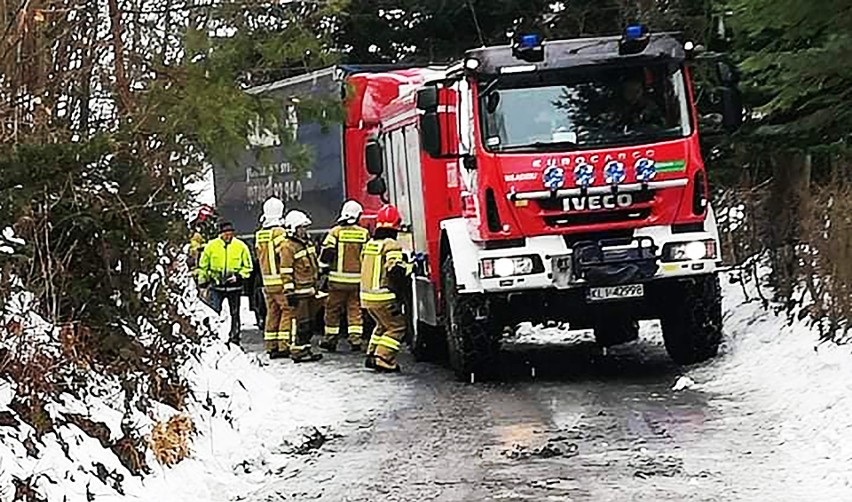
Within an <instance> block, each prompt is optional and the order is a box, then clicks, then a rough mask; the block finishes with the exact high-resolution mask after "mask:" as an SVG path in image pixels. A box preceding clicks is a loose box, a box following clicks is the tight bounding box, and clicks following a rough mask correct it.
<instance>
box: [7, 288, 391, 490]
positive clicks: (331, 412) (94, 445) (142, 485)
mask: <svg viewBox="0 0 852 502" xmlns="http://www.w3.org/2000/svg"><path fill="white" fill-rule="evenodd" d="M242 311H243V312H242V319H243V321H244V323H243V326H244V328H245V329H251V328H254V327H255V326H254V322H253V319H254V317H253V314H252V313H251V312H249V311H248V307H247V305H246V304H245V303H244V305H243V308H242ZM197 315H200V316H205V317H206V316H209V317H210V318H211V319H213V321H212V324H213V326H214V329H216V331H217V333H218V335H219V337H220V341H219V342H220V343H216V344H214V345H213V346H212V347H211V348H210V349H209V350H206V351H205V352H204V354H203V356H202V357H201V359H200V360H198V361H196V362H195V363H194V364H193V365H192V367H191V368H188V369H187V371H188V372H189V375H190V380H191V382H192V383H193V385H194V391H195V398H196V401H197V402H196V403H195V404H192V405H190V407H189V410H188V412H189V414H190V415H191V416H192V418H193V421H194V423H195V427H196V430H197V435H196V437H195V438H194V440H193V443H192V446H191V448H192V455H191V457H190V458H188V459H186V460H184V461H183V462H181V463H180V464H178V465H177V466H175V467H174V468H171V469H166V468H163V467H161V466H160V465H159V464H158V463H157V462H156V460H155V459H154V458H153V456H152V455H149V458H148V465H149V466H151V467H152V469H153V472H152V474H151V475H149V476H147V477H145V478H144V479H140V478H138V477H134V476H132V475H131V474H130V473H129V472H128V471H127V470H126V469H125V468H124V467H123V466H122V465H121V464H120V463H119V461H118V460H117V458H116V457H115V455H113V454H112V452H110V451H108V450H106V449H105V448H103V447H102V446H101V444H100V443H99V442H98V440H96V439H94V438H91V437H89V436H87V435H86V434H84V433H83V432H82V431H81V430H79V429H78V428H77V427H76V426H73V425H72V426H63V427H61V428H59V430H58V431H57V432H56V433H55V434H54V433H49V434H46V435H45V436H44V437H43V439H42V441H41V442H40V443H38V450H39V451H38V453H36V454H35V455H34V456H32V455H28V454H27V446H26V445H27V444H28V441H30V440H31V439H32V438H33V430H32V429H31V428H29V427H27V426H25V425H22V424H21V425H19V426H18V427H17V428H12V427H2V426H0V502H10V501H11V500H12V498H13V496H14V493H15V490H14V488H13V487H12V479H13V477H14V478H17V479H22V480H25V479H28V478H30V477H33V479H35V480H36V486H37V487H38V488H39V490H40V491H41V492H42V493H43V494H44V495H45V496H46V497H47V500H49V501H54V500H57V501H59V500H66V501H69V502H70V501H78V500H79V501H85V500H97V501H118V500H122V501H126V500H137V501H151V500H157V501H162V502H168V501H175V502H194V501H198V502H201V501H205V502H207V501H228V500H234V499H237V498H239V497H246V494H250V493H252V492H256V491H258V490H261V489H262V488H263V487H264V486H265V485H266V484H267V483H268V482H269V480H270V479H274V478H275V473H276V472H282V471H283V470H284V469H285V468H286V466H287V464H288V462H290V461H292V460H293V459H294V456H293V455H292V451H293V449H296V448H299V447H300V446H302V445H303V443H304V442H306V441H308V440H309V439H310V433H311V432H312V431H313V429H314V428H316V429H319V430H320V431H321V432H322V433H323V434H326V435H334V434H335V431H336V430H337V429H338V427H340V426H341V424H344V423H345V422H346V421H347V419H348V417H349V416H348V413H350V412H352V411H353V409H352V403H351V399H350V400H349V401H350V402H349V403H347V405H346V408H345V409H344V407H343V405H344V401H346V400H345V399H344V395H343V393H345V392H346V391H347V388H346V387H347V386H346V385H345V382H347V381H349V380H351V379H352V378H353V376H354V374H355V373H356V372H359V371H360V372H364V371H367V370H364V369H363V368H362V367H361V366H360V362H361V359H360V357H358V358H353V361H352V365H351V367H345V368H343V369H335V370H334V371H333V372H329V371H327V370H328V369H329V368H328V367H326V368H323V367H321V366H319V365H300V366H297V365H295V364H293V363H292V362H290V361H289V360H282V361H275V362H274V363H273V364H270V363H269V362H268V361H267V360H266V358H265V357H264V356H260V355H258V354H251V353H247V352H244V351H243V350H241V349H238V348H234V347H229V346H228V345H226V344H225V343H224V341H225V340H226V339H227V331H228V326H229V322H230V319H229V318H228V314H227V309H225V313H223V315H222V316H221V317H216V316H215V314H214V313H213V312H212V311H210V310H209V309H207V308H206V307H203V306H201V305H200V304H199V305H198V307H197ZM326 382H329V383H330V384H334V383H335V382H336V383H337V385H328V386H325V385H324V384H325V383H326ZM341 382H342V383H343V384H341ZM370 392H371V393H374V394H375V395H365V396H364V400H363V401H362V402H361V403H360V404H361V405H362V408H361V409H356V410H355V411H357V412H358V413H357V414H359V416H368V415H369V414H370V413H371V412H377V411H378V409H379V408H380V406H379V405H380V403H381V402H382V400H383V399H385V398H387V396H389V395H390V393H391V392H400V389H395V388H394V384H392V383H390V382H377V384H376V385H375V386H372V388H371V391H370ZM13 394H14V393H13V389H12V388H11V387H10V386H9V385H8V384H6V383H5V382H3V381H0V412H10V410H9V409H8V408H7V405H8V403H9V402H10V401H11V399H12V397H13ZM115 399H116V398H115V396H113V399H108V398H104V399H103V400H102V399H93V400H92V401H93V402H87V403H80V402H76V401H73V400H69V402H66V403H56V404H52V405H50V406H49V410H50V411H51V412H52V413H60V412H74V413H82V414H83V415H84V416H88V417H91V419H92V420H95V421H99V422H100V421H102V422H105V423H106V424H107V425H108V427H109V428H110V433H111V437H112V438H113V439H115V438H116V437H120V435H121V432H120V422H121V413H120V412H118V411H117V409H120V406H119V405H115V403H114V400H115ZM110 404H113V406H110ZM356 408H357V407H356ZM176 413H177V411H176V410H174V409H171V408H169V407H167V406H165V405H163V406H160V407H159V409H158V410H157V413H156V414H155V416H153V417H137V423H138V425H139V426H140V427H141V428H142V429H143V430H150V428H151V426H152V424H153V421H154V419H161V420H162V419H168V418H169V417H171V416H173V415H174V414H176ZM12 416H14V413H12ZM66 445H67V446H66ZM63 448H66V451H67V453H66V451H63ZM98 463H99V464H102V465H103V467H104V469H103V470H102V472H108V473H110V474H111V476H112V478H110V479H108V480H107V483H104V482H102V481H101V480H100V479H98V476H97V475H96V474H97V470H98V467H97V466H96V464H98ZM115 479H121V482H120V486H121V490H120V491H117V490H116V489H115V488H114V486H110V485H112V484H113V481H114V480H115ZM115 486H118V484H116V485H115ZM90 497H94V498H90ZM249 499H251V497H250V496H249Z"/></svg>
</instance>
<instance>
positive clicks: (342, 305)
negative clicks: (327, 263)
mask: <svg viewBox="0 0 852 502" xmlns="http://www.w3.org/2000/svg"><path fill="white" fill-rule="evenodd" d="M359 295H360V290H359V288H358V287H357V286H354V287H352V286H350V287H340V286H334V285H331V286H330V288H329V291H328V299H327V300H326V304H325V336H324V337H323V342H325V343H328V344H335V345H336V344H337V341H338V339H339V338H340V320H341V318H342V317H343V313H344V312H345V313H346V326H347V327H346V331H347V335H348V336H347V338H348V340H349V344H350V345H352V346H360V345H361V338H362V336H363V335H364V327H363V322H362V320H361V301H360V296H359Z"/></svg>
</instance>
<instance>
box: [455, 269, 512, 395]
mask: <svg viewBox="0 0 852 502" xmlns="http://www.w3.org/2000/svg"><path fill="white" fill-rule="evenodd" d="M441 282H442V290H443V295H442V296H443V299H444V324H445V326H446V328H445V329H446V333H447V352H448V356H449V360H450V366H451V367H452V369H453V372H454V373H455V374H456V378H458V379H459V380H461V381H470V380H471V375H473V376H474V378H475V379H477V380H484V379H488V378H490V377H493V376H494V372H495V369H496V367H497V364H495V363H496V359H497V354H498V352H499V350H500V340H499V337H498V336H497V334H496V332H497V330H496V329H494V328H495V326H493V322H491V321H490V320H489V317H488V316H487V307H488V305H487V302H486V299H485V296H484V295H480V294H466V295H460V294H459V293H458V290H457V288H456V274H455V269H454V268H453V259H452V257H447V258H446V259H445V260H444V263H443V264H442V266H441Z"/></svg>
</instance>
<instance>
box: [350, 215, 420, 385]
mask: <svg viewBox="0 0 852 502" xmlns="http://www.w3.org/2000/svg"><path fill="white" fill-rule="evenodd" d="M401 223H402V221H401V218H400V215H399V210H397V208H396V207H394V206H392V205H389V204H388V205H385V206H383V207H382V208H381V209H379V212H378V213H377V214H376V230H375V232H374V233H373V238H372V239H370V241H369V242H367V244H365V245H364V251H363V253H362V255H361V256H362V258H361V306H362V307H364V308H365V309H366V310H367V313H368V314H369V315H370V317H372V318H373V320H374V321H376V328H375V329H374V330H373V334H372V336H371V337H370V345H369V347H368V348H367V359H366V362H365V366H367V367H368V368H373V369H375V370H376V371H379V372H388V373H393V372H398V371H399V364H398V363H397V361H396V358H397V354H398V353H399V351H400V348H401V344H402V340H403V338H404V337H405V329H406V324H407V323H406V319H405V315H404V313H403V308H402V303H401V299H402V298H403V292H404V288H405V287H406V285H407V284H408V281H410V276H411V266H410V265H409V264H408V260H407V259H406V256H405V253H404V252H403V250H402V246H401V245H400V243H399V241H397V240H396V237H397V234H398V233H399V229H400V224H401Z"/></svg>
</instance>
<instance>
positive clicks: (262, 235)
mask: <svg viewBox="0 0 852 502" xmlns="http://www.w3.org/2000/svg"><path fill="white" fill-rule="evenodd" d="M254 240H255V252H256V253H257V261H258V263H259V265H260V273H261V276H262V277H263V288H264V289H265V290H266V291H267V292H268V293H280V292H281V291H282V290H284V289H293V288H294V285H293V283H292V282H290V283H289V286H288V284H285V282H284V276H283V273H284V272H287V271H288V270H287V269H285V268H283V267H282V266H281V254H282V248H283V246H284V241H286V240H287V235H286V233H285V232H284V229H283V228H282V227H272V228H264V229H262V230H258V231H257V233H256V234H255V235H254ZM289 272H290V273H292V272H293V271H292V269H291V270H289Z"/></svg>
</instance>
